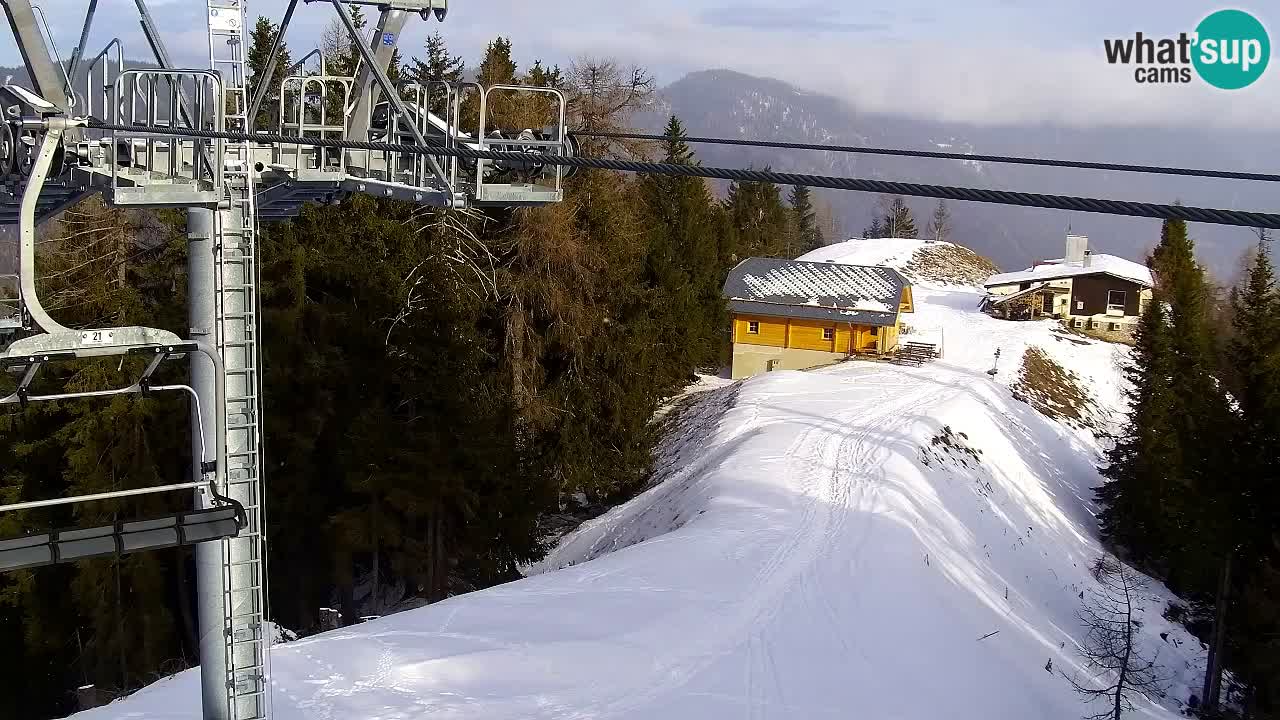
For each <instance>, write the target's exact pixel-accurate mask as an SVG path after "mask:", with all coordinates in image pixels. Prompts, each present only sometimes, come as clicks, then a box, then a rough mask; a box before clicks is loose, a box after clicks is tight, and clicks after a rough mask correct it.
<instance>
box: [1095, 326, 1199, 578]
mask: <svg viewBox="0 0 1280 720" xmlns="http://www.w3.org/2000/svg"><path fill="white" fill-rule="evenodd" d="M1171 333H1172V329H1171V328H1170V326H1169V319H1168V316H1167V314H1166V311H1165V304H1164V303H1163V302H1159V301H1156V302H1150V303H1148V304H1147V307H1146V309H1145V310H1144V311H1143V313H1142V317H1141V318H1140V320H1139V322H1138V327H1137V329H1136V330H1135V332H1134V348H1133V352H1132V355H1131V356H1130V360H1129V362H1128V363H1127V364H1126V365H1125V369H1124V372H1125V375H1126V377H1127V378H1128V380H1129V384H1130V389H1129V391H1128V399H1129V408H1130V409H1129V415H1128V418H1127V421H1126V423H1125V426H1124V430H1123V431H1122V432H1121V434H1120V436H1119V437H1118V438H1117V440H1116V443H1115V445H1114V446H1113V447H1112V448H1111V450H1110V451H1108V452H1107V456H1106V460H1107V465H1106V466H1105V467H1104V468H1103V469H1102V474H1103V476H1104V477H1106V478H1107V482H1106V483H1105V484H1104V485H1103V486H1102V487H1101V488H1100V489H1099V490H1098V493H1097V495H1098V500H1099V502H1100V504H1101V505H1102V506H1103V510H1102V512H1101V513H1100V514H1099V517H1098V522H1099V526H1100V528H1101V530H1102V535H1103V537H1104V538H1107V539H1108V540H1109V541H1110V542H1112V543H1114V544H1115V545H1117V546H1119V547H1121V548H1123V549H1124V550H1126V551H1127V552H1128V553H1129V554H1130V555H1131V556H1133V557H1135V558H1137V559H1139V560H1140V561H1141V562H1142V563H1143V564H1145V565H1147V566H1148V567H1151V566H1159V567H1167V564H1168V562H1169V560H1170V558H1169V555H1168V553H1167V552H1166V551H1164V550H1163V547H1164V543H1165V542H1166V537H1167V534H1166V533H1167V532H1168V527H1167V525H1166V521H1167V520H1168V518H1167V517H1166V512H1167V511H1168V509H1169V508H1170V507H1172V506H1173V501H1174V500H1175V499H1176V498H1175V497H1173V494H1174V492H1175V488H1176V485H1175V484H1174V483H1173V482H1172V481H1171V479H1172V478H1176V477H1178V476H1180V475H1181V474H1182V473H1181V467H1182V466H1183V458H1182V453H1181V447H1180V446H1179V445H1178V444H1177V443H1176V441H1175V440H1176V438H1175V436H1174V433H1173V428H1172V423H1173V420H1174V419H1173V417H1172V414H1173V412H1174V407H1175V405H1176V401H1175V398H1174V395H1175V394H1176V392H1177V390H1176V388H1175V386H1174V385H1173V377H1172V353H1171V350H1170V343H1171V339H1170V335H1171Z"/></svg>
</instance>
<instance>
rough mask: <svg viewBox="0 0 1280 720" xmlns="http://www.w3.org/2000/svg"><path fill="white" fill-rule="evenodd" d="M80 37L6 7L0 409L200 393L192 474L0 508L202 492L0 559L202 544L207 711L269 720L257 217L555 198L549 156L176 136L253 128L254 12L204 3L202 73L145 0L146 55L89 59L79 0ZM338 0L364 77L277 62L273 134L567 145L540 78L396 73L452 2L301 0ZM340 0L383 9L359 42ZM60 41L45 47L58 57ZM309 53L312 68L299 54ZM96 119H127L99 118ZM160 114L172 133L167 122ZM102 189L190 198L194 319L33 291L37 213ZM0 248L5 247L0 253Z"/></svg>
mask: <svg viewBox="0 0 1280 720" xmlns="http://www.w3.org/2000/svg"><path fill="white" fill-rule="evenodd" d="M86 1H87V10H86V13H85V19H84V25H83V29H82V32H81V34H80V42H79V43H78V45H77V46H76V47H75V49H74V51H73V55H72V57H71V58H70V59H69V60H68V61H67V62H65V63H64V62H63V61H62V59H61V58H60V57H58V56H57V53H56V50H54V48H56V46H55V44H54V43H53V38H52V36H51V35H50V34H49V30H48V28H47V26H44V24H43V15H42V13H40V12H39V9H38V8H37V7H35V6H33V5H32V3H31V2H30V1H29V0H0V7H2V8H3V9H4V11H5V15H6V17H7V19H8V21H9V24H10V27H11V29H12V30H13V36H14V39H15V41H16V42H17V46H18V48H19V50H20V52H21V54H22V57H23V61H24V63H25V65H26V69H27V71H28V76H29V79H30V86H29V87H22V86H19V85H5V86H0V224H9V225H15V224H16V225H17V229H18V233H17V235H18V237H17V248H16V250H17V252H16V257H17V273H16V274H12V273H11V274H0V368H2V369H3V370H5V371H7V372H8V373H10V374H11V375H12V377H13V384H15V385H16V389H15V390H14V391H13V392H12V393H10V394H9V395H7V396H3V397H0V405H18V406H20V407H22V408H25V407H26V406H27V405H28V404H29V403H32V402H43V401H53V400H69V399H82V398H102V397H110V396H115V395H121V394H135V393H136V394H145V393H150V392H182V393H185V394H187V395H188V396H189V397H190V398H191V400H192V402H191V407H192V413H191V427H192V432H191V436H192V447H193V452H192V457H193V459H194V461H193V467H192V472H191V479H190V481H189V482H185V483H181V484H178V485H169V486H163V487H151V488H141V489H134V490H126V491H119V492H114V493H101V494H97V495H89V496H77V497H64V498H51V499H39V500H31V501H28V502H23V503H19V504H14V505H8V506H0V512H13V511H21V510H32V509H36V508H41V507H47V506H51V505H65V504H71V503H80V502H93V501H101V500H108V499H119V498H127V497H132V496H137V495H142V494H147V493H159V492H177V491H194V495H195V507H194V508H193V509H192V510H191V511H189V512H186V513H182V514H179V515H175V516H171V517H164V518H147V519H142V520H138V521H130V522H122V523H117V524H115V525H112V526H106V527H99V528H74V529H69V530H56V531H55V530H48V531H37V532H34V533H33V534H30V535H26V536H23V537H19V538H11V539H3V540H0V571H5V570H14V569H21V568H32V567H39V566H42V565H48V564H53V563H58V562H66V561H71V560H79V559H83V558H87V557H94V556H100V555H112V554H122V553H128V552H137V551H142V550H151V549H157V548H163V547H173V546H177V545H196V553H197V568H198V569H197V573H198V576H197V585H198V588H199V603H200V624H201V675H202V693H203V699H202V702H203V708H204V715H205V718H206V720H260V719H263V718H267V717H268V716H269V712H270V703H269V699H270V698H269V690H268V688H269V673H268V659H269V658H268V648H269V644H270V642H271V633H270V632H269V631H268V629H267V626H266V618H265V616H264V615H265V613H264V611H265V607H266V594H265V592H266V580H267V577H266V571H265V554H266V546H265V537H264V529H265V523H264V517H263V497H264V492H263V477H262V457H261V444H262V437H261V433H262V428H261V399H262V392H263V389H262V383H261V370H260V357H261V355H260V345H259V343H260V332H261V328H262V325H261V316H260V305H259V301H260V298H259V293H258V283H259V267H258V257H259V255H258V224H259V222H260V221H272V220H281V219H285V218H289V217H292V216H294V215H297V214H298V212H300V208H301V207H302V205H303V204H305V203H307V202H322V203H332V202H336V201H339V200H340V199H342V198H343V197H346V196H348V195H350V194H353V193H365V194H370V195H375V196H379V197H386V198H395V199H400V200H404V201H408V202H412V203H417V204H421V205H427V206H433V207H438V208H462V207H467V206H472V205H477V206H486V205H501V206H520V205H538V204H544V203H551V202H558V201H560V200H561V199H562V198H563V188H562V183H563V180H564V170H563V168H561V167H559V166H543V165H541V164H536V163H529V162H527V161H526V162H521V163H513V162H503V161H494V160H474V161H472V160H466V161H463V160H460V159H459V158H456V157H451V158H448V159H447V160H445V161H443V162H441V161H438V160H437V159H436V158H434V157H432V156H429V155H421V154H418V153H397V152H391V151H384V150H340V149H333V148H317V147H307V146H301V145H285V144H268V143H254V142H244V141H233V140H223V139H206V138H200V137H190V136H178V135H173V134H166V133H165V132H163V129H171V130H213V131H230V132H238V133H257V132H260V131H261V130H262V129H261V128H255V127H254V121H253V119H254V118H255V117H258V116H259V110H260V108H261V106H262V104H263V102H265V100H266V98H267V96H268V95H269V91H270V90H272V88H269V87H268V86H267V84H266V83H263V84H261V85H260V86H259V87H258V88H257V89H256V92H255V93H254V94H253V95H252V96H251V95H250V87H249V82H250V78H249V75H248V73H249V69H248V65H247V53H248V46H247V43H246V41H247V30H246V28H247V27H248V25H249V17H247V15H246V14H245V13H246V9H245V6H244V3H243V2H242V0H205V1H206V9H207V11H208V41H209V48H208V50H209V63H208V65H209V66H208V67H207V68H197V69H191V68H179V67H175V66H174V64H173V62H172V59H171V57H170V55H169V52H168V49H167V48H166V45H165V43H164V40H163V37H162V35H161V33H160V31H159V30H158V28H157V25H156V23H155V22H154V20H153V19H152V17H151V15H150V13H149V11H148V8H147V6H146V3H145V0H135V4H136V5H137V9H138V19H139V22H140V24H141V27H142V31H143V34H144V36H145V38H146V39H147V43H148V45H149V48H148V50H149V55H150V56H151V60H152V61H154V65H155V66H156V67H148V68H140V67H138V68H130V67H127V65H128V62H127V61H126V56H125V50H124V48H123V46H122V44H121V42H120V40H119V39H112V40H110V41H109V42H107V43H105V45H104V46H103V48H102V50H101V51H100V52H98V53H97V54H96V55H89V54H88V52H87V48H86V44H87V42H88V40H89V37H90V34H91V30H92V25H93V19H94V15H95V13H96V11H97V6H98V0H86ZM316 2H319V3H322V4H326V5H329V6H331V7H332V10H333V11H334V12H335V13H336V15H337V18H338V19H339V21H340V22H341V24H342V26H343V27H344V28H345V29H346V32H347V34H348V35H349V36H350V40H351V43H352V47H354V48H355V49H356V50H357V51H358V53H359V62H358V64H357V69H356V72H355V74H354V76H337V75H330V74H328V73H327V72H326V67H325V61H324V58H323V56H322V55H321V54H320V53H319V52H313V53H311V54H309V55H308V56H307V57H306V58H304V59H303V61H302V62H299V63H296V64H294V66H293V67H291V68H287V69H286V72H285V73H284V74H285V75H286V76H287V77H286V78H285V80H284V81H283V83H282V84H281V85H280V86H278V87H276V88H274V90H275V91H276V93H278V96H279V97H278V100H277V102H278V108H277V112H276V113H274V115H275V117H276V119H277V127H274V128H271V131H272V132H274V133H277V134H283V135H292V136H297V137H299V138H328V139H341V140H384V141H387V142H392V143H399V144H402V145H403V144H407V145H418V146H428V145H435V146H442V147H449V148H454V147H462V146H465V147H468V148H472V149H475V150H500V151H519V152H525V153H529V152H534V153H542V154H552V155H569V154H572V153H573V152H574V147H573V145H572V144H571V142H570V138H569V136H568V134H567V132H566V127H565V110H566V107H565V99H564V96H563V95H561V93H560V92H559V91H557V90H555V89H552V88H533V87H521V86H495V87H487V88H486V87H481V86H479V85H477V84H475V83H447V82H443V81H439V80H428V81H426V82H424V83H422V84H407V85H403V86H401V87H395V86H393V85H392V83H391V81H390V80H389V79H388V77H387V67H388V64H389V62H390V60H391V57H392V55H393V53H394V51H395V49H396V47H397V44H398V42H399V39H400V33H401V32H402V31H403V29H404V28H405V26H406V24H407V22H408V21H409V20H410V19H411V17H412V16H413V15H418V16H420V17H422V18H423V19H431V18H434V19H436V20H438V21H443V20H444V19H445V16H446V14H447V12H448V0H305V3H306V4H312V3H316ZM349 5H370V6H374V7H376V8H377V9H378V10H379V11H380V16H379V18H378V22H377V24H376V27H375V28H374V30H373V32H372V33H371V35H370V36H369V37H363V36H362V35H361V33H360V31H359V30H358V29H357V27H356V25H355V21H354V20H353V18H352V15H351V12H350V10H349V8H348V6H349ZM298 7H299V0H290V3H289V5H288V9H287V11H286V13H285V15H284V18H283V20H282V22H281V23H280V33H279V39H277V42H276V46H275V47H273V48H272V50H271V53H270V57H269V59H268V61H267V64H266V68H265V70H264V71H263V73H262V76H263V77H265V78H271V77H273V76H274V71H275V67H276V64H277V58H278V57H279V49H280V42H281V41H282V39H283V38H284V36H285V34H286V33H287V32H288V29H289V25H290V23H291V21H292V20H293V17H294V14H295V12H296V11H297V10H298ZM51 51H52V52H51ZM313 57H314V58H317V61H316V62H313V63H311V68H312V69H308V62H309V61H310V59H311V58H313ZM534 93H536V94H538V95H539V96H540V97H541V98H542V100H541V101H540V102H542V103H543V104H544V105H545V107H547V108H549V113H548V124H547V125H546V126H544V127H539V128H526V129H520V130H517V131H510V130H501V129H494V128H493V127H492V121H491V118H490V108H491V107H492V104H493V100H494V99H496V97H498V96H500V95H513V94H534ZM464 102H466V103H471V105H469V106H468V107H474V106H478V108H479V112H478V116H479V120H478V123H477V125H476V127H473V128H469V129H468V130H464V129H463V128H462V127H461V124H462V121H461V119H462V116H463V114H464V113H463V107H464ZM95 124H107V125H113V126H116V127H117V128H119V127H121V126H127V127H131V128H132V127H136V128H138V129H137V130H120V129H116V130H109V131H108V130H100V129H94V127H93V126H94V125H95ZM157 128H161V129H162V130H157ZM94 193H100V194H101V195H102V196H103V199H104V200H105V202H107V203H108V204H110V205H113V206H117V207H139V208H162V207H169V208H187V213H188V239H189V253H188V254H189V260H188V263H189V264H188V283H189V295H190V299H189V308H188V315H189V320H190V331H189V333H188V337H179V336H178V335H177V334H175V333H173V332H170V331H167V330H161V329H157V328H147V327H106V328H68V327H65V326H63V325H61V324H59V323H58V321H57V320H55V319H54V318H53V317H51V316H50V314H49V313H48V312H47V311H46V309H45V308H44V306H43V305H42V304H41V302H40V297H39V295H38V293H37V291H36V288H37V286H36V235H37V229H38V227H39V226H40V225H41V223H42V222H43V221H45V220H46V219H49V218H51V217H54V216H56V215H57V214H58V213H59V212H61V211H62V210H64V209H66V208H67V207H69V206H71V205H73V204H74V203H76V202H78V201H80V200H81V199H83V198H85V197H87V196H88V195H91V194H94ZM5 250H6V248H4V247H3V245H0V259H3V257H4V252H5ZM128 356H141V357H143V358H145V359H146V360H147V362H146V363H145V364H144V369H143V370H142V372H141V374H140V375H139V376H138V378H137V379H136V381H134V382H133V383H132V384H130V385H128V386H126V387H121V388H105V389H102V390H96V391H90V392H84V391H77V392H70V391H68V392H60V393H52V394H48V393H46V394H39V393H37V392H35V391H34V389H33V383H34V382H35V381H36V379H37V377H38V375H39V373H40V371H41V370H42V369H43V368H45V367H46V366H49V365H51V364H54V363H73V362H76V361H80V360H85V359H92V358H104V357H120V358H121V359H122V360H123V358H124V357H128ZM180 358H187V359H189V361H190V382H189V383H187V384H169V385H161V384H157V383H156V382H154V381H153V376H154V374H155V373H156V371H157V369H158V368H159V367H160V366H161V365H162V364H163V363H165V362H166V361H169V360H174V359H180Z"/></svg>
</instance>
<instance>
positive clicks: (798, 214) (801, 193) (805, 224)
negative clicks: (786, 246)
mask: <svg viewBox="0 0 1280 720" xmlns="http://www.w3.org/2000/svg"><path fill="white" fill-rule="evenodd" d="M787 203H788V205H790V209H791V233H792V237H793V240H792V247H791V248H790V252H789V253H788V256H789V257H799V256H801V255H804V254H805V253H807V252H812V251H813V250H817V249H818V248H820V247H822V246H823V244H824V243H823V241H822V233H821V232H820V231H819V230H818V220H817V215H816V213H815V212H814V209H813V199H812V196H811V193H810V191H809V188H807V187H805V186H804V185H793V186H792V187H791V195H790V196H789V197H788V198H787Z"/></svg>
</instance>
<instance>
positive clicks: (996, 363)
mask: <svg viewBox="0 0 1280 720" xmlns="http://www.w3.org/2000/svg"><path fill="white" fill-rule="evenodd" d="M999 367H1000V348H996V359H995V360H994V361H992V363H991V369H990V370H988V371H987V374H988V375H990V376H991V377H995V376H996V373H997V372H999Z"/></svg>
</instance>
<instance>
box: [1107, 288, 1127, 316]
mask: <svg viewBox="0 0 1280 720" xmlns="http://www.w3.org/2000/svg"><path fill="white" fill-rule="evenodd" d="M1124 300H1125V296H1124V291H1123V290H1108V291H1107V312H1119V313H1123V312H1124Z"/></svg>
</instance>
